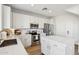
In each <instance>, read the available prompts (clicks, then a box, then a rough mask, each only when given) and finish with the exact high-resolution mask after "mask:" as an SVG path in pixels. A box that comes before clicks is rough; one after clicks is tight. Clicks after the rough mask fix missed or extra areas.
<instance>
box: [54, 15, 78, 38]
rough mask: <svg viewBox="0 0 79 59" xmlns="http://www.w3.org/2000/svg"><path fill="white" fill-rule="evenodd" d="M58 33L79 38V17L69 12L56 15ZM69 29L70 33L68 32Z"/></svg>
mask: <svg viewBox="0 0 79 59" xmlns="http://www.w3.org/2000/svg"><path fill="white" fill-rule="evenodd" d="M55 22H56V34H57V35H62V36H69V37H74V38H78V18H77V16H75V15H72V14H67V15H61V16H57V17H55ZM67 31H69V34H67Z"/></svg>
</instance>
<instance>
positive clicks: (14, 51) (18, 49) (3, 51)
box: [0, 38, 27, 55]
mask: <svg viewBox="0 0 79 59" xmlns="http://www.w3.org/2000/svg"><path fill="white" fill-rule="evenodd" d="M0 55H27V52H26V50H25V49H24V47H23V45H22V43H21V41H20V39H18V38H17V44H16V45H11V46H6V47H0Z"/></svg>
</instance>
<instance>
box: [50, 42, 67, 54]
mask: <svg viewBox="0 0 79 59" xmlns="http://www.w3.org/2000/svg"><path fill="white" fill-rule="evenodd" d="M51 47H52V48H51V54H53V55H65V54H66V53H65V51H66V46H65V45H64V44H62V43H60V42H57V41H53V42H52V44H51Z"/></svg>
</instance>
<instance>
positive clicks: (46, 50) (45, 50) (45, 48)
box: [41, 39, 51, 55]
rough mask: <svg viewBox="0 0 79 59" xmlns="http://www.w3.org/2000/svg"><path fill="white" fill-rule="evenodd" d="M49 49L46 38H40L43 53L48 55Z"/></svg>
mask: <svg viewBox="0 0 79 59" xmlns="http://www.w3.org/2000/svg"><path fill="white" fill-rule="evenodd" d="M50 49H51V45H50V43H49V42H48V40H46V39H45V40H44V39H42V40H41V52H42V53H44V54H45V55H49V54H50Z"/></svg>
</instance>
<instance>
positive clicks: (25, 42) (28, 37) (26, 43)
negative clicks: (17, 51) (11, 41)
mask: <svg viewBox="0 0 79 59" xmlns="http://www.w3.org/2000/svg"><path fill="white" fill-rule="evenodd" d="M19 38H20V40H21V41H22V44H23V46H24V47H25V48H27V47H29V46H31V35H30V34H27V35H21V36H19Z"/></svg>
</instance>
